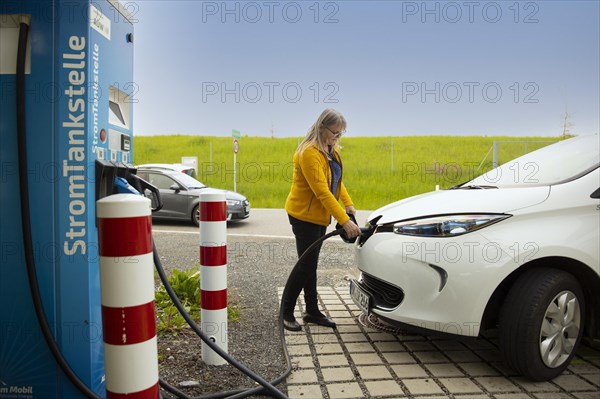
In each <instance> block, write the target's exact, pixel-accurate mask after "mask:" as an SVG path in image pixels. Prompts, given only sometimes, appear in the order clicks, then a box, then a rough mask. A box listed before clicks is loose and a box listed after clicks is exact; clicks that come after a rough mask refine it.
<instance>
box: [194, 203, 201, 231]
mask: <svg viewBox="0 0 600 399" xmlns="http://www.w3.org/2000/svg"><path fill="white" fill-rule="evenodd" d="M192 223H194V226H196V227H198V226H200V207H199V205H196V206H195V207H194V210H193V211H192Z"/></svg>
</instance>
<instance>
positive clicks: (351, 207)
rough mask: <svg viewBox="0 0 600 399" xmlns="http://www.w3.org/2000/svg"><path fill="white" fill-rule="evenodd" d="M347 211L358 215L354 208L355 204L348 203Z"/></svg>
mask: <svg viewBox="0 0 600 399" xmlns="http://www.w3.org/2000/svg"><path fill="white" fill-rule="evenodd" d="M346 213H349V214H351V215H354V216H356V209H354V206H352V205H348V206H347V207H346Z"/></svg>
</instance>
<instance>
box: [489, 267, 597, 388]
mask: <svg viewBox="0 0 600 399" xmlns="http://www.w3.org/2000/svg"><path fill="white" fill-rule="evenodd" d="M584 315H585V298H584V296H583V292H582V291H581V287H580V286H579V283H578V282H577V280H576V279H575V277H573V275H571V274H570V273H567V272H565V271H562V270H558V269H550V268H536V269H532V270H529V271H527V272H525V273H524V274H523V275H522V276H521V277H519V279H518V280H517V282H516V283H515V284H514V285H513V287H512V288H511V289H510V292H509V294H508V296H507V298H506V300H505V302H504V305H503V307H502V310H501V312H500V326H499V341H500V352H501V353H502V356H503V357H504V361H505V362H506V364H507V365H508V366H509V367H510V368H512V369H513V370H515V371H516V372H518V373H519V374H521V375H523V376H525V377H528V378H530V379H532V380H534V381H547V380H550V379H552V378H554V377H557V376H558V375H560V374H561V373H562V372H563V371H564V370H565V369H566V368H567V366H568V365H569V363H570V362H571V359H572V358H573V356H574V355H575V352H576V351H577V347H578V346H579V343H580V341H581V336H582V333H583V325H584Z"/></svg>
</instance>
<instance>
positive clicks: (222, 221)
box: [199, 191, 228, 365]
mask: <svg viewBox="0 0 600 399" xmlns="http://www.w3.org/2000/svg"><path fill="white" fill-rule="evenodd" d="M199 208H200V301H201V318H202V322H201V328H202V331H204V333H205V334H206V335H208V336H209V337H210V340H211V341H213V342H214V343H216V344H217V345H218V346H219V348H221V349H222V350H223V351H225V352H227V351H228V349H227V345H228V339H227V203H226V202H225V193H223V192H218V191H206V192H202V193H201V194H200V205H199ZM202 360H203V361H204V362H205V363H206V364H210V365H222V364H225V363H226V361H225V359H223V358H222V357H221V356H219V355H218V354H217V353H216V352H215V351H213V350H212V349H211V348H210V347H209V346H208V345H207V344H205V343H204V342H202Z"/></svg>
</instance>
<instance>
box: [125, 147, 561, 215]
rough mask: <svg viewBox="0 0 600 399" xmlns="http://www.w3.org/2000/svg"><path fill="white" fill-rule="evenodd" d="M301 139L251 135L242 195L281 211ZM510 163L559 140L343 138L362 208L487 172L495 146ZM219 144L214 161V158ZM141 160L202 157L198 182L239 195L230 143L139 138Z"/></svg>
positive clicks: (244, 154) (242, 166) (241, 173)
mask: <svg viewBox="0 0 600 399" xmlns="http://www.w3.org/2000/svg"><path fill="white" fill-rule="evenodd" d="M300 140H301V139H300V138H268V137H247V136H244V137H242V138H241V139H240V140H239V144H240V149H239V152H238V154H237V164H238V166H237V173H236V181H237V183H236V185H237V187H236V189H237V191H238V192H240V193H242V194H244V195H245V196H246V197H248V199H249V200H250V202H251V204H252V207H255V208H282V207H283V205H284V203H285V198H286V196H287V194H288V192H289V189H290V184H291V177H292V170H293V164H292V157H293V154H294V150H295V149H296V146H297V145H298V143H299V141H300ZM495 140H496V141H510V142H503V143H501V144H500V145H499V162H500V163H503V162H506V161H508V160H511V159H514V158H516V157H518V156H521V155H523V154H525V153H527V152H530V151H533V150H535V149H538V148H541V147H543V146H545V145H548V144H550V143H551V142H553V141H557V140H558V138H552V137H519V138H514V137H481V136H476V137H470V136H469V137H467V136H429V137H422V136H418V137H417V136H414V137H344V138H342V140H341V145H342V150H341V153H342V157H343V162H344V184H345V185H346V187H347V188H348V191H349V192H350V195H351V196H352V199H353V201H354V204H355V206H356V208H357V209H377V208H378V207H380V206H383V205H385V204H388V203H390V202H393V201H396V200H399V199H402V198H406V197H409V196H412V195H416V194H420V193H424V192H427V191H432V190H435V187H436V185H438V186H439V187H440V188H448V187H452V186H454V185H456V184H459V183H462V182H465V181H467V180H470V179H472V178H473V177H475V176H478V175H480V174H482V173H485V172H487V171H489V170H490V169H491V165H492V152H491V151H490V149H491V148H492V144H493V142H494V141H495ZM211 146H212V159H211ZM134 151H135V152H134V160H135V163H136V164H143V163H180V162H181V157H182V156H197V157H198V180H200V181H202V182H203V183H204V184H207V185H209V186H211V187H217V188H223V189H229V190H232V189H233V150H232V139H231V138H230V137H206V136H179V135H172V136H137V137H134Z"/></svg>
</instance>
